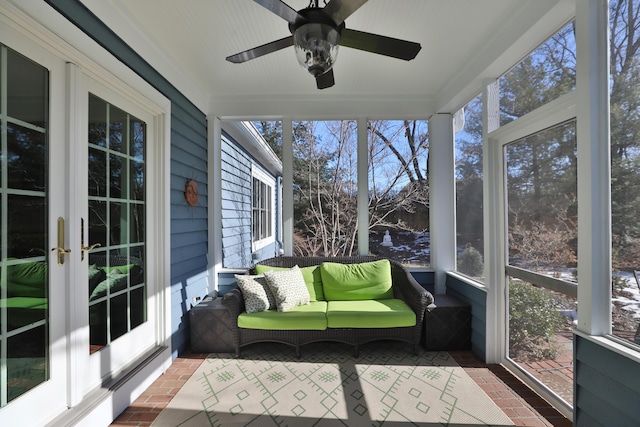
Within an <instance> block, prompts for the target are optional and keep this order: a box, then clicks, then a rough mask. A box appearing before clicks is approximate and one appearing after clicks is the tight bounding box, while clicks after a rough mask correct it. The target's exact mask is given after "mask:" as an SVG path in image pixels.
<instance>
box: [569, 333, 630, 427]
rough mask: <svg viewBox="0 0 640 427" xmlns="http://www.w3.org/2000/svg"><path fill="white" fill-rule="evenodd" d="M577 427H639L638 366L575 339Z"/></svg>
mask: <svg viewBox="0 0 640 427" xmlns="http://www.w3.org/2000/svg"><path fill="white" fill-rule="evenodd" d="M574 357H575V369H574V378H575V380H574V382H575V384H574V396H575V397H574V408H575V409H574V414H575V420H574V421H575V425H576V426H594V427H597V426H606V427H610V426H638V425H640V405H639V404H638V402H640V369H638V363H637V362H635V361H634V360H631V359H629V358H627V357H625V356H623V355H621V354H618V353H616V352H613V351H611V350H609V349H607V348H605V347H603V346H601V345H598V344H596V343H594V342H593V341H590V340H588V339H585V338H583V337H581V336H579V335H575V336H574Z"/></svg>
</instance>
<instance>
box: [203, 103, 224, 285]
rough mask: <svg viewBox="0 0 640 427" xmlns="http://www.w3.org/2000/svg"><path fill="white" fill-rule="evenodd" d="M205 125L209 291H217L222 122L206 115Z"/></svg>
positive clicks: (220, 223)
mask: <svg viewBox="0 0 640 427" xmlns="http://www.w3.org/2000/svg"><path fill="white" fill-rule="evenodd" d="M207 121H208V127H207V139H208V142H207V151H208V153H207V160H208V163H209V166H208V168H207V169H208V172H209V173H208V179H207V187H208V188H209V198H208V200H209V202H208V206H207V209H208V211H209V215H208V221H209V247H208V251H209V256H208V258H209V259H208V263H209V268H208V270H209V277H210V278H211V280H210V282H209V283H210V286H211V288H212V289H209V292H211V291H212V290H215V291H216V292H217V291H218V272H219V271H220V269H222V206H220V200H222V186H221V183H222V122H221V121H220V119H219V118H218V117H215V116H208V117H207Z"/></svg>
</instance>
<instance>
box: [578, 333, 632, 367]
mask: <svg viewBox="0 0 640 427" xmlns="http://www.w3.org/2000/svg"><path fill="white" fill-rule="evenodd" d="M574 334H576V335H578V336H580V337H581V338H584V339H586V340H589V341H591V342H593V343H594V344H598V345H599V346H601V347H604V348H606V349H607V350H611V351H613V352H614V353H617V354H619V355H621V356H624V357H626V358H628V359H631V360H633V361H634V362H635V363H640V348H638V349H635V348H634V347H633V345H626V344H622V343H620V342H618V341H617V340H614V339H612V338H611V337H610V336H608V335H605V336H595V335H589V334H585V333H584V332H580V331H578V330H576V331H574Z"/></svg>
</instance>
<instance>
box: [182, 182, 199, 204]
mask: <svg viewBox="0 0 640 427" xmlns="http://www.w3.org/2000/svg"><path fill="white" fill-rule="evenodd" d="M184 199H185V200H186V201H187V204H188V205H189V206H195V205H197V204H198V183H197V182H195V181H194V180H193V179H189V180H187V183H186V184H185V186H184Z"/></svg>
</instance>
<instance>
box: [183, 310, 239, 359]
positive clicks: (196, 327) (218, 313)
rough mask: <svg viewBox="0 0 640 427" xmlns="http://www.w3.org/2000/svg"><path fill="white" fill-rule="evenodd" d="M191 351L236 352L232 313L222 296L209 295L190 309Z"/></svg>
mask: <svg viewBox="0 0 640 427" xmlns="http://www.w3.org/2000/svg"><path fill="white" fill-rule="evenodd" d="M189 321H190V323H191V351H193V352H195V353H232V352H234V351H235V350H234V346H233V337H232V334H231V315H230V314H229V310H227V308H226V307H225V306H223V305H222V298H211V297H207V298H205V299H204V300H202V301H201V302H200V303H199V304H198V305H196V306H195V307H193V308H192V309H191V311H189Z"/></svg>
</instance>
